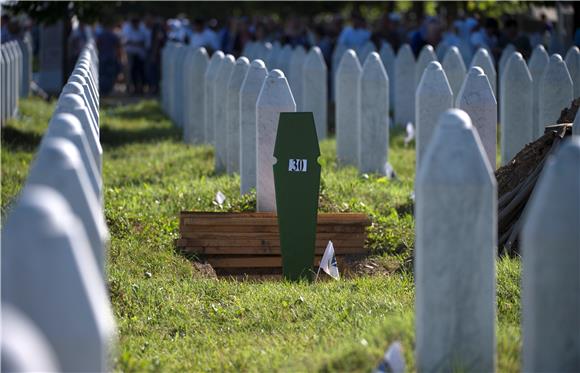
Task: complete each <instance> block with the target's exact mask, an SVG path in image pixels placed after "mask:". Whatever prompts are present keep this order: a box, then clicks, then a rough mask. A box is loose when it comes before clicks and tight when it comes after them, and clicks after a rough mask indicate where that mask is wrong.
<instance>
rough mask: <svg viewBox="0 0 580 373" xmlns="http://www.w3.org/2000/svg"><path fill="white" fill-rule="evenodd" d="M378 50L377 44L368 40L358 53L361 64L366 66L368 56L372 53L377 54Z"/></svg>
mask: <svg viewBox="0 0 580 373" xmlns="http://www.w3.org/2000/svg"><path fill="white" fill-rule="evenodd" d="M376 50H377V48H376V47H375V43H373V42H372V41H370V40H368V41H367V42H366V43H364V44H363V45H362V47H360V48H359V49H358V51H357V55H358V56H359V58H360V61H361V63H362V64H364V62H365V61H366V59H367V57H368V55H369V54H371V53H372V52H376Z"/></svg>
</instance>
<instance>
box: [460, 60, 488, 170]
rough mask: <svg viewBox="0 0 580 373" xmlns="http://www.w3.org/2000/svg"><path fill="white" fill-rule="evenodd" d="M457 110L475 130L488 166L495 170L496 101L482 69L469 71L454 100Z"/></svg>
mask: <svg viewBox="0 0 580 373" xmlns="http://www.w3.org/2000/svg"><path fill="white" fill-rule="evenodd" d="M455 106H456V107H457V108H458V109H461V110H464V111H465V112H466V113H467V114H468V115H469V116H470V118H471V120H472V123H473V126H474V127H475V129H476V130H477V133H478V135H479V138H480V139H481V143H482V144H483V148H484V149H485V152H486V154H487V159H488V160H489V164H490V165H491V167H493V169H495V166H496V164H495V156H496V142H497V137H496V133H497V130H496V127H497V101H496V100H495V96H494V94H493V90H492V88H491V85H490V83H489V80H488V79H487V76H486V75H485V73H484V71H483V69H482V68H481V67H479V66H476V67H472V68H470V69H469V72H468V73H467V76H466V77H465V81H464V82H463V86H462V87H461V90H460V91H459V95H458V96H457V99H456V105H455Z"/></svg>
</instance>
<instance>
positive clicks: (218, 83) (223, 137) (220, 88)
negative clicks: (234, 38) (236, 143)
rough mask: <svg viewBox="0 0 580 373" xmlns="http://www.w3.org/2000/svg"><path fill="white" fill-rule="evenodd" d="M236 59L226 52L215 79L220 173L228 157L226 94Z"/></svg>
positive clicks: (216, 128)
mask: <svg viewBox="0 0 580 373" xmlns="http://www.w3.org/2000/svg"><path fill="white" fill-rule="evenodd" d="M235 65H236V60H235V58H234V56H232V55H231V54H227V55H226V56H225V58H224V60H223V62H222V63H221V65H220V68H219V70H218V73H217V78H216V80H215V87H214V96H213V105H214V109H213V110H214V113H215V123H214V128H215V153H214V157H215V172H217V173H221V172H225V171H226V162H227V159H228V149H227V146H228V140H227V138H228V124H227V96H228V83H229V80H230V77H231V76H232V72H233V71H234V67H235Z"/></svg>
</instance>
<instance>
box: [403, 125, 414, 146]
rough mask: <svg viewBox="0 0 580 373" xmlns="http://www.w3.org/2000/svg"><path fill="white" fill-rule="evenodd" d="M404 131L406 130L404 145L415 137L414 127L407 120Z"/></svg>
mask: <svg viewBox="0 0 580 373" xmlns="http://www.w3.org/2000/svg"><path fill="white" fill-rule="evenodd" d="M405 132H407V136H405V140H404V141H405V146H407V145H409V143H410V142H411V141H413V139H414V138H415V127H414V126H413V123H411V122H408V123H407V125H406V126H405Z"/></svg>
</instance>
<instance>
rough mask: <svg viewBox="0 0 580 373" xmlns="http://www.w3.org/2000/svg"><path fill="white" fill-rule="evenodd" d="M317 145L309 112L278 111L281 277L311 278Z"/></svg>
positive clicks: (276, 179) (276, 180) (276, 153)
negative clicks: (282, 275) (282, 274)
mask: <svg viewBox="0 0 580 373" xmlns="http://www.w3.org/2000/svg"><path fill="white" fill-rule="evenodd" d="M319 156H320V148H319V146H318V137H317V136H316V126H315V124H314V116H313V115H312V113H311V112H310V113H280V121H279V124H278V133H277V134H276V145H275V147H274V157H276V160H277V161H276V164H274V184H275V190H276V209H277V212H278V226H279V229H280V248H281V251H282V268H283V273H284V278H286V279H287V280H291V281H296V280H299V279H307V280H312V273H313V271H312V264H313V262H314V248H315V244H316V220H317V214H318V192H319V190H320V165H319V164H318V157H319Z"/></svg>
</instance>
